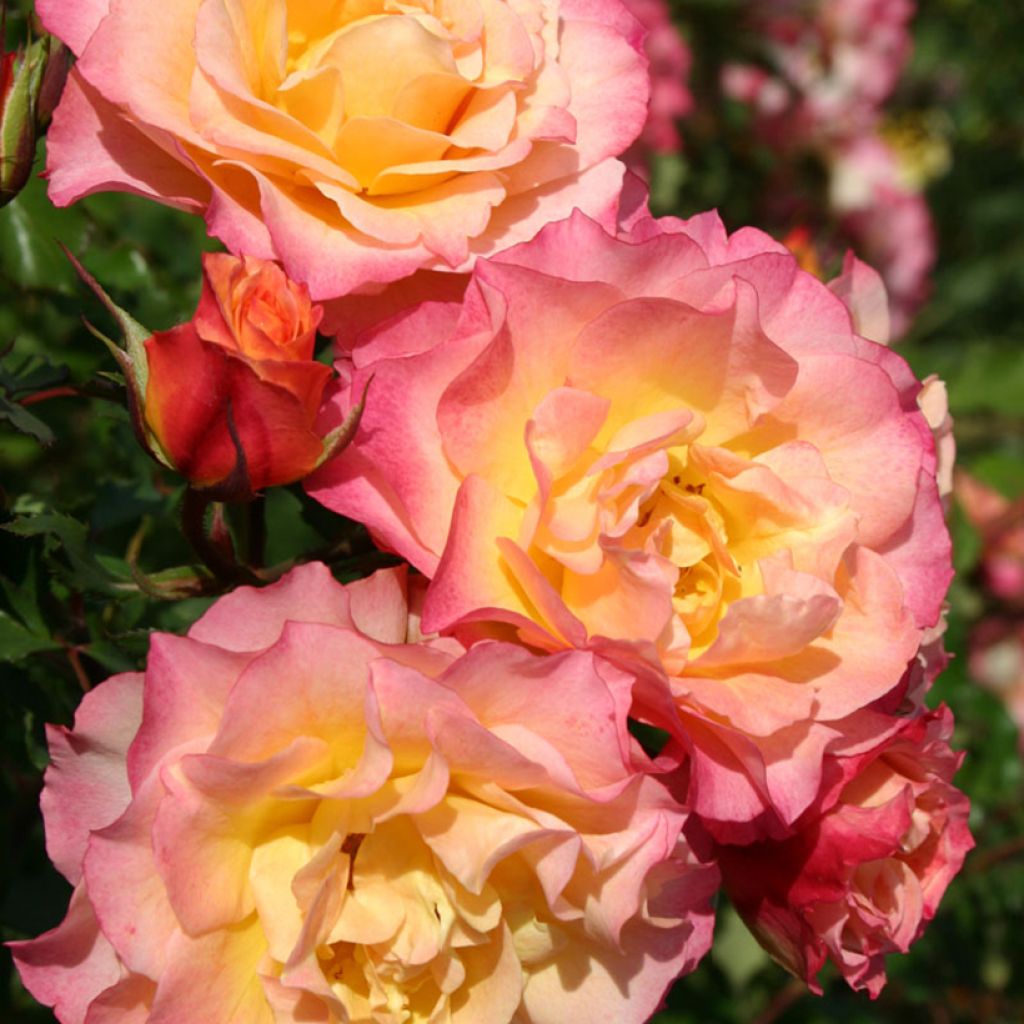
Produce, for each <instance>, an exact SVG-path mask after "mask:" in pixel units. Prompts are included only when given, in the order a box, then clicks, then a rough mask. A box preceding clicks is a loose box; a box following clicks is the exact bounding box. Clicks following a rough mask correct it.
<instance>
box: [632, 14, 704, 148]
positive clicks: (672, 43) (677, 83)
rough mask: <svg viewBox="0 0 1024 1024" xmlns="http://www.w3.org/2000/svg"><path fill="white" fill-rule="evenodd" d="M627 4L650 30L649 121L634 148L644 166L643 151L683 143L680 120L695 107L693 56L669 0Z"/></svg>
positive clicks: (647, 40) (647, 47)
mask: <svg viewBox="0 0 1024 1024" xmlns="http://www.w3.org/2000/svg"><path fill="white" fill-rule="evenodd" d="M625 4H626V7H627V8H628V9H629V11H630V13H631V14H632V15H633V16H634V17H635V18H636V19H637V20H638V21H639V22H640V24H641V25H643V27H644V28H645V29H646V30H647V36H646V38H645V39H644V53H645V54H646V55H647V60H648V62H649V71H650V76H651V101H650V107H649V108H648V112H647V123H646V124H645V125H644V130H643V133H642V134H641V136H640V139H639V140H638V142H637V144H636V147H635V150H634V152H636V153H637V157H636V161H635V162H636V163H637V164H638V166H640V167H641V168H642V167H643V162H644V161H643V151H649V152H654V153H673V152H675V151H676V150H678V149H679V148H680V146H681V145H682V139H681V138H680V136H679V128H678V127H677V124H676V122H677V121H679V119H680V118H683V117H686V116H687V114H689V113H690V112H691V111H692V110H693V95H692V94H691V93H690V89H689V85H688V82H689V79H690V67H691V65H692V63H693V59H692V56H691V54H690V48H689V46H687V44H686V40H685V39H684V38H683V36H682V34H681V33H680V31H679V29H678V28H677V27H676V25H675V24H673V22H672V11H671V9H670V8H669V6H668V4H667V3H666V0H625ZM633 162H634V161H631V163H633Z"/></svg>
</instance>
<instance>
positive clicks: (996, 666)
mask: <svg viewBox="0 0 1024 1024" xmlns="http://www.w3.org/2000/svg"><path fill="white" fill-rule="evenodd" d="M968 669H969V671H970V674H971V678H972V679H973V680H974V681H975V682H977V683H979V684H980V685H981V686H983V687H985V689H986V690H989V691H990V692H991V693H992V694H993V695H994V696H995V697H996V698H998V700H999V701H1000V702H1001V703H1002V704H1003V706H1004V707H1005V708H1006V713H1007V714H1008V715H1009V716H1010V718H1011V719H1013V721H1014V723H1015V724H1016V726H1017V745H1018V748H1019V749H1020V752H1021V755H1022V756H1024V622H1022V621H1020V620H1019V619H1017V620H1014V619H1011V618H1005V617H998V616H993V617H991V618H987V619H983V620H982V621H981V622H980V623H978V625H977V626H976V627H975V629H974V631H973V632H972V634H971V639H970V655H969V656H968Z"/></svg>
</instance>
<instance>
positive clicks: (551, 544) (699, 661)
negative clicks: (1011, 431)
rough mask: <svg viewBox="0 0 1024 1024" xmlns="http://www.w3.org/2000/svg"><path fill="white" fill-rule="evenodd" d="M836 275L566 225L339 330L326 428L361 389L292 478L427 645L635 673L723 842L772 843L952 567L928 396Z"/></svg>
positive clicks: (762, 255) (748, 253)
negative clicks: (394, 579) (394, 572)
mask: <svg viewBox="0 0 1024 1024" xmlns="http://www.w3.org/2000/svg"><path fill="white" fill-rule="evenodd" d="M855 278H856V280H854V279H853V278H851V279H850V282H849V283H848V284H847V285H846V286H844V288H843V289H841V290H842V291H843V297H840V295H837V294H835V293H833V292H832V291H830V290H829V288H828V287H827V286H826V285H825V284H823V283H822V282H820V281H818V280H817V279H816V278H814V277H813V276H812V275H810V274H808V273H806V272H804V271H802V270H801V269H800V268H799V266H798V265H797V262H796V260H795V258H794V257H793V256H792V255H791V254H790V253H789V252H788V251H787V250H786V249H785V248H784V247H783V246H781V245H779V244H778V243H776V242H774V241H773V240H772V239H770V238H768V237H767V236H766V235H764V234H762V233H761V232H759V231H756V230H754V229H749V228H748V229H743V230H742V231H739V232H737V233H736V234H734V235H732V236H729V235H727V234H726V232H725V229H724V228H723V226H722V225H721V222H720V221H719V220H718V219H717V217H716V216H714V215H712V214H703V215H700V216H697V217H694V218H692V219H691V220H689V221H678V220H674V219H670V218H666V219H662V220H660V221H654V220H651V219H649V218H648V219H647V220H640V221H639V222H638V223H636V224H635V225H634V226H633V228H631V229H630V230H629V232H627V233H626V234H624V235H623V236H621V237H619V238H614V237H612V236H610V235H609V234H607V233H606V232H605V231H604V230H602V228H601V227H600V226H599V225H597V224H595V223H594V222H593V221H590V220H588V219H587V218H586V217H584V216H582V215H579V214H577V215H575V216H574V217H572V218H571V219H569V220H567V221H563V222H561V223H557V224H553V225H550V226H548V227H547V228H545V229H544V230H543V231H542V232H541V233H540V234H539V235H538V236H537V238H536V239H535V240H534V241H533V242H531V243H528V244H526V245H523V246H520V247H517V248H515V249H512V250H509V251H507V252H506V253H504V254H502V255H501V256H500V257H498V258H495V259H492V260H488V261H481V262H480V263H478V264H477V266H476V268H475V270H474V273H473V277H472V279H471V281H470V284H469V287H468V289H467V290H466V292H465V295H464V297H463V299H462V300H461V301H459V300H456V299H453V300H450V301H447V302H441V301H437V302H430V301H428V302H424V303H422V304H420V305H418V306H415V307H413V308H411V309H409V310H407V311H405V312H404V313H401V314H398V315H396V316H394V317H392V319H390V320H388V321H386V322H385V323H383V324H382V325H379V326H378V327H376V328H372V329H370V330H368V331H366V332H365V333H364V334H363V335H362V336H361V337H360V338H358V339H356V342H355V344H354V347H353V349H352V352H351V357H350V358H345V359H342V360H341V361H339V363H338V364H337V365H338V369H339V372H340V374H341V376H342V379H343V380H344V381H346V382H347V387H342V389H341V391H340V393H339V395H338V396H337V398H336V400H335V408H334V410H333V412H332V414H331V416H330V417H329V418H328V419H327V420H326V421H325V423H324V426H325V427H326V426H329V425H330V424H331V422H332V421H333V420H334V419H338V418H340V417H342V416H344V415H345V414H346V413H347V412H348V411H349V409H350V408H351V406H352V403H353V402H354V401H357V400H358V396H361V395H362V393H363V389H364V388H365V387H366V384H367V382H369V381H370V380H371V378H372V382H373V383H372V385H371V387H370V392H369V395H368V399H367V405H366V410H365V413H364V417H363V420H362V424H361V427H360V430H359V432H358V434H357V436H356V438H355V440H354V442H353V445H352V446H351V447H350V448H349V449H348V451H347V452H346V455H345V458H344V459H341V460H338V461H337V462H336V463H335V464H333V465H332V466H329V467H325V468H324V470H322V471H320V472H319V473H317V474H316V475H314V477H312V478H311V480H310V485H309V486H310V491H311V493H312V494H313V495H314V496H315V497H317V498H318V499H319V500H320V501H322V502H323V503H324V504H325V505H327V506H328V507H329V508H332V509H334V510H335V511H337V512H340V513H342V514H345V515H348V516H351V517H353V518H355V519H358V520H360V521H361V522H364V523H366V524H368V526H369V528H370V530H371V532H372V534H373V536H374V537H375V539H376V541H377V542H378V543H379V544H380V545H381V546H383V547H384V548H385V549H387V550H392V551H396V552H398V553H399V554H401V555H402V556H403V557H405V558H407V559H409V560H410V561H411V562H412V563H413V564H414V565H415V566H416V567H417V568H419V569H420V570H421V571H422V572H423V573H425V574H426V575H427V576H428V577H430V578H431V583H430V586H429V588H428V591H427V597H426V602H425V605H424V613H423V617H424V628H426V629H428V630H441V631H447V632H453V633H455V634H456V635H458V636H460V637H462V638H464V639H467V640H469V639H476V638H479V637H484V636H516V637H518V638H519V639H520V640H521V641H523V642H526V643H528V644H531V645H533V646H535V647H538V648H541V649H545V650H549V651H556V650H563V649H566V648H579V649H592V650H600V651H602V652H604V653H605V654H606V655H607V656H609V657H612V658H614V659H616V660H617V661H618V662H619V663H622V664H626V665H629V666H630V667H631V669H632V670H634V671H637V672H639V673H641V675H643V676H644V679H645V686H644V688H642V690H641V696H640V701H641V703H642V704H643V705H644V707H645V710H644V714H645V715H646V716H647V717H648V718H650V719H651V720H657V721H658V723H659V724H661V725H662V726H663V727H665V728H667V729H669V730H670V731H671V732H672V733H673V734H674V735H675V737H676V739H677V741H678V743H679V745H680V746H681V747H682V748H685V750H686V751H688V752H689V754H690V755H691V758H692V760H691V763H690V767H689V780H690V788H689V796H688V802H689V803H691V804H692V806H693V807H694V809H695V810H697V811H698V812H699V814H700V815H701V817H702V818H703V820H704V821H705V823H706V824H707V825H708V827H709V828H711V829H712V830H713V831H714V833H715V835H716V836H717V837H718V838H719V839H723V840H726V841H730V842H735V841H740V842H748V841H752V840H753V839H756V838H759V837H763V836H765V835H782V834H785V832H786V830H787V829H788V828H789V827H790V826H791V825H792V823H793V822H794V821H796V820H797V819H798V818H799V816H800V815H801V814H803V813H804V812H805V811H806V810H807V808H808V807H809V806H811V804H812V803H813V802H814V801H815V800H816V799H817V798H818V796H819V793H820V790H821V787H822V785H823V784H824V783H823V781H822V763H823V758H824V757H825V755H826V753H827V752H830V753H832V754H838V753H840V752H842V751H846V752H847V753H850V754H852V753H855V752H860V751H862V750H864V749H867V747H868V746H870V745H871V744H872V743H874V742H876V741H877V736H878V734H879V733H878V729H879V728H885V727H886V723H887V722H888V721H889V717H888V716H891V714H892V711H893V710H895V708H896V707H897V706H898V705H899V703H900V701H901V700H902V699H903V698H904V696H905V695H906V694H907V693H908V692H915V693H916V692H917V690H918V689H919V688H920V687H917V686H916V684H914V683H913V679H916V678H918V676H917V673H918V672H919V670H920V665H919V662H918V660H917V655H918V652H919V649H920V648H921V647H922V644H929V645H930V644H931V643H932V642H933V641H934V639H935V636H936V630H937V628H938V626H939V623H940V613H941V609H942V601H943V596H944V594H945V590H946V587H947V586H948V583H949V579H950V576H951V566H950V548H949V538H948V535H947V532H946V529H945V526H944V523H943V509H942V504H941V501H940V497H939V493H938V487H937V483H936V475H937V473H938V471H939V468H938V463H937V458H936V451H935V443H934V440H933V437H932V431H931V427H930V424H929V422H928V420H927V419H926V417H925V416H924V415H923V414H922V412H921V411H920V410H919V408H918V404H917V403H918V400H919V398H920V396H921V393H922V386H921V384H920V383H919V382H918V381H916V380H915V378H914V377H913V375H912V374H911V372H910V370H909V368H908V367H907V365H906V363H905V362H904V361H903V360H902V359H901V358H900V357H899V356H897V355H895V354H894V353H893V352H891V351H890V350H889V349H887V348H885V347H883V346H882V345H879V344H876V343H874V342H872V341H869V340H867V339H866V338H864V337H863V336H861V335H859V334H857V333H855V330H854V323H855V322H859V323H863V324H866V325H872V326H871V329H874V327H875V326H877V323H878V322H880V312H879V310H878V309H877V308H875V306H874V305H873V303H874V302H876V300H877V287H873V286H870V282H871V280H872V279H871V275H870V272H869V271H866V270H865V272H864V273H863V274H860V273H858V274H856V275H855ZM874 280H875V282H876V283H877V279H874ZM844 298H845V301H844ZM847 302H849V303H850V306H848V305H847ZM851 307H852V311H851ZM865 329H868V328H867V327H866V328H865ZM880 481H884V486H880ZM929 650H930V648H929ZM927 661H928V664H929V665H931V666H934V665H935V664H937V659H936V658H935V657H934V656H933V655H932V654H929V657H928V658H927ZM928 671H929V672H932V671H933V670H932V669H929V670H928ZM880 701H882V702H883V703H884V707H883V706H882V705H879V704H878V702H880Z"/></svg>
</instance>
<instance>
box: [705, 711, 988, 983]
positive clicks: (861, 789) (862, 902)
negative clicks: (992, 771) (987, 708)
mask: <svg viewBox="0 0 1024 1024" xmlns="http://www.w3.org/2000/svg"><path fill="white" fill-rule="evenodd" d="M952 731H953V719H952V715H950V713H949V710H948V709H947V708H945V707H943V708H940V709H939V710H937V711H934V712H929V713H927V714H925V715H922V716H921V717H918V718H915V719H912V720H910V721H908V722H906V723H905V724H904V725H903V726H902V727H901V728H900V730H899V732H898V733H897V734H896V735H895V736H894V737H893V738H891V739H888V740H886V741H885V742H884V743H883V744H881V745H880V746H879V747H878V749H876V750H874V751H872V752H871V753H870V754H868V755H866V756H863V757H860V758H855V759H852V760H851V762H850V763H848V764H847V765H845V766H844V769H845V773H846V782H845V785H843V786H842V788H841V789H840V791H839V793H838V796H837V797H836V798H834V800H833V802H832V805H831V806H830V807H828V808H826V812H825V813H824V814H821V815H819V816H815V817H812V818H811V819H810V820H808V821H805V822H804V823H802V827H801V828H800V830H799V832H798V833H797V835H795V836H794V837H793V838H791V839H787V840H785V841H784V842H774V843H773V842H763V843H755V844H753V845H752V846H745V847H723V848H720V849H719V851H718V852H719V856H720V863H721V866H722V873H723V879H724V882H725V888H726V891H727V892H728V894H729V898H730V899H731V900H732V901H733V903H734V905H735V906H736V908H737V910H738V911H739V912H740V914H741V915H742V916H743V918H744V920H745V921H746V922H747V924H748V925H749V926H750V928H751V929H752V930H753V932H754V934H755V935H756V936H757V937H758V939H759V940H760V941H761V944H762V945H763V946H765V948H766V949H768V951H769V952H771V953H772V955H773V956H774V957H775V958H776V959H777V960H778V961H779V962H780V963H782V964H783V966H785V967H787V968H788V969H789V970H791V971H792V972H793V973H794V974H796V975H797V976H799V977H801V978H803V979H804V980H805V981H806V982H807V983H808V984H809V985H810V986H811V988H812V989H813V990H814V991H815V992H819V993H820V992H821V987H820V986H819V985H818V983H817V980H816V978H817V974H818V971H819V970H820V969H821V967H822V965H823V964H824V962H825V960H826V958H827V959H829V960H831V961H832V962H833V963H835V964H836V966H837V967H838V968H839V970H840V972H841V973H842V975H843V977H844V978H845V979H846V981H847V982H849V984H850V985H851V986H852V987H853V988H856V989H867V990H868V992H870V994H871V996H872V997H875V996H877V995H878V993H879V992H880V991H881V988H882V986H883V985H884V984H885V954H887V953H894V952H901V953H905V952H906V951H907V950H908V949H909V948H910V945H911V943H913V942H915V941H916V940H917V939H918V938H919V937H920V936H921V934H922V932H923V931H924V928H925V925H926V924H927V922H928V921H930V920H931V918H932V917H933V916H934V914H935V910H936V908H937V907H938V905H939V901H940V900H941V898H942V895H943V893H944V892H945V891H946V887H947V886H948V885H949V883H950V881H951V880H952V879H953V876H954V875H955V874H956V873H957V871H959V870H960V866H961V864H962V863H963V860H964V857H965V856H966V854H967V851H968V850H970V849H971V847H972V846H973V845H974V842H973V840H972V839H971V835H970V832H969V831H968V828H967V812H968V801H967V798H966V797H965V796H964V795H963V794H962V793H961V792H959V791H958V790H957V789H956V788H955V787H953V786H952V785H951V784H950V780H951V779H952V777H953V773H954V772H955V771H956V769H957V767H958V766H959V764H960V761H961V759H962V755H956V754H954V753H953V752H952V751H951V750H950V749H949V745H948V741H949V737H950V735H951V734H952Z"/></svg>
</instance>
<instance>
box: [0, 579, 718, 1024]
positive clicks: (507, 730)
mask: <svg viewBox="0 0 1024 1024" xmlns="http://www.w3.org/2000/svg"><path fill="white" fill-rule="evenodd" d="M403 584H404V574H403V573H401V572H398V571H394V570H389V571H385V572H382V573H378V574H377V575H376V576H373V577H371V578H369V579H367V580H362V581H360V582H358V583H354V584H351V585H349V586H347V587H342V586H340V585H338V584H337V583H335V582H334V581H333V580H332V579H331V577H330V574H329V573H328V572H327V570H326V569H325V568H324V567H323V566H317V565H310V566H306V567H304V568H301V569H297V570H295V571H294V572H292V573H291V574H290V575H289V576H287V577H285V578H284V579H283V580H282V581H281V582H280V583H278V584H276V585H275V586H272V587H270V588H268V589H266V590H263V591H252V590H249V589H246V588H243V589H241V590H238V591H235V592H234V593H233V594H231V595H229V596H227V597H224V598H222V599H221V600H220V601H219V602H218V603H217V604H215V605H214V606H213V608H212V609H211V610H210V611H209V612H208V613H207V614H206V615H205V616H204V617H203V618H202V619H201V620H200V621H199V622H198V623H197V624H196V625H195V626H194V627H193V628H192V630H191V631H190V634H189V636H188V637H185V638H178V637H174V636H166V635H157V636H155V637H154V638H153V641H152V644H151V649H150V655H149V661H148V664H147V668H146V672H145V674H144V675H128V676H117V677H114V678H113V679H111V680H109V681H108V682H106V683H104V684H102V685H101V686H99V687H98V688H97V689H95V690H93V691H92V692H91V693H90V694H89V695H88V696H87V697H86V698H85V701H84V702H83V704H82V707H81V708H80V710H79V713H78V716H77V719H76V724H75V728H74V730H73V731H71V732H68V731H67V730H52V732H51V736H50V742H51V753H52V758H53V763H52V765H51V767H50V769H49V770H48V772H47V778H46V788H45V791H44V794H43V809H44V813H45V815H46V824H47V840H48V849H49V852H50V854H51V856H52V857H53V859H54V861H55V863H56V864H57V866H58V867H59V868H60V869H61V870H62V871H63V872H64V873H65V874H66V875H67V877H68V879H69V880H70V881H71V882H72V883H73V884H74V885H75V886H76V888H75V892H74V895H73V897H72V900H71V906H70V909H69V912H68V916H67V918H66V919H65V921H64V922H63V924H61V925H60V926H59V927H58V928H57V929H55V930H54V931H52V932H49V933H47V934H46V935H43V936H41V937H40V938H38V939H35V940H33V941H30V942H26V943H17V944H15V946H14V957H15V960H16V962H17V964H18V967H19V970H20V972H21V975H22V978H23V979H24V981H25V983H26V985H27V986H28V988H29V990H30V991H32V992H33V993H34V994H35V995H36V996H37V998H39V999H40V1000H42V1001H43V1002H45V1003H47V1004H48V1005H52V1006H53V1007H54V1009H55V1011H56V1014H57V1017H58V1019H59V1020H60V1021H61V1022H62V1024H81V1022H83V1021H85V1020H88V1022H89V1024H100V1022H108V1024H113V1022H114V1021H126V1020H138V1021H142V1020H145V1021H148V1022H149V1024H184V1022H196V1024H198V1022H210V1024H213V1022H216V1024H227V1022H229V1021H237V1022H239V1024H243V1022H244V1024H262V1022H267V1024H270V1022H277V1024H281V1022H285V1021H289V1022H292V1021H294V1022H296V1024H297V1022H299V1021H304V1022H307V1024H309V1022H322V1024H328V1022H339V1021H352V1022H361V1024H370V1022H377V1024H380V1022H389V1021H393V1022H395V1024H399V1022H402V1021H410V1020H421V1021H428V1020H429V1021H442V1020H444V1021H451V1022H452V1024H465V1022H469V1021H488V1022H494V1024H501V1022H508V1021H511V1020H513V1019H515V1020H517V1021H524V1022H525V1021H530V1022H534V1024H544V1022H550V1024H564V1022H566V1021H571V1020H586V1019H589V1018H594V1019H603V1020H614V1021H616V1022H625V1024H629V1022H636V1024H640V1022H642V1021H644V1020H646V1019H647V1018H648V1017H649V1016H650V1014H651V1013H653V1012H654V1010H655V1009H656V1007H657V1006H658V1004H659V1001H660V1000H661V998H662V995H663V993H664V991H665V989H666V987H667V986H668V984H669V983H670V982H671V981H672V979H673V978H674V977H675V976H676V975H677V974H679V973H680V972H683V971H687V970H691V969H692V968H693V967H694V965H695V964H696V962H697V960H698V959H699V957H700V956H701V955H702V954H703V953H704V952H705V950H706V949H707V947H708V945H709V943H710V941H711V925H712V912H711V906H710V898H711V895H712V894H713V892H714V890H715V888H716V886H717V882H718V872H717V869H715V868H714V867H712V866H707V865H703V864H700V863H699V862H698V861H697V860H696V858H695V857H694V856H693V854H692V853H691V852H690V850H689V847H688V846H687V845H686V843H685V841H684V840H683V839H682V838H681V834H680V830H681V827H682V825H683V823H684V821H685V819H686V812H685V811H684V810H683V809H682V808H681V807H680V806H678V805H677V804H676V803H675V801H674V800H673V798H672V797H671V795H670V794H669V792H668V791H667V790H666V788H665V787H664V786H663V785H662V784H661V783H660V782H658V781H657V780H656V779H655V778H654V777H653V776H652V775H649V774H645V773H644V771H643V769H644V768H645V767H646V766H647V761H646V758H645V757H644V755H643V754H642V752H641V751H640V750H639V748H638V746H637V745H636V743H635V741H633V740H632V739H631V738H630V736H629V733H628V732H627V729H626V710H627V708H628V704H629V692H630V688H631V686H632V680H631V679H629V677H628V676H625V675H624V674H623V673H621V672H619V671H618V670H616V669H615V668H614V667H613V666H611V665H607V664H602V663H600V662H599V661H598V660H597V659H595V658H594V657H593V656H592V655H590V654H585V653H580V652H568V653H565V654H561V655H555V656H539V655H536V654H531V653H529V652H527V651H525V650H524V649H522V648H519V647H516V646H513V645H503V644H482V645H480V646H478V647H477V648H475V649H474V650H473V651H471V652H469V653H468V654H464V655H462V653H461V648H460V647H459V645H458V644H456V643H455V642H454V641H451V640H441V641H437V640H435V641H432V642H420V643H415V644H412V643H408V642H406V641H407V637H408V635H409V629H410V624H409V621H408V619H407V613H406V608H405V602H404V598H403V589H404V588H403Z"/></svg>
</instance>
